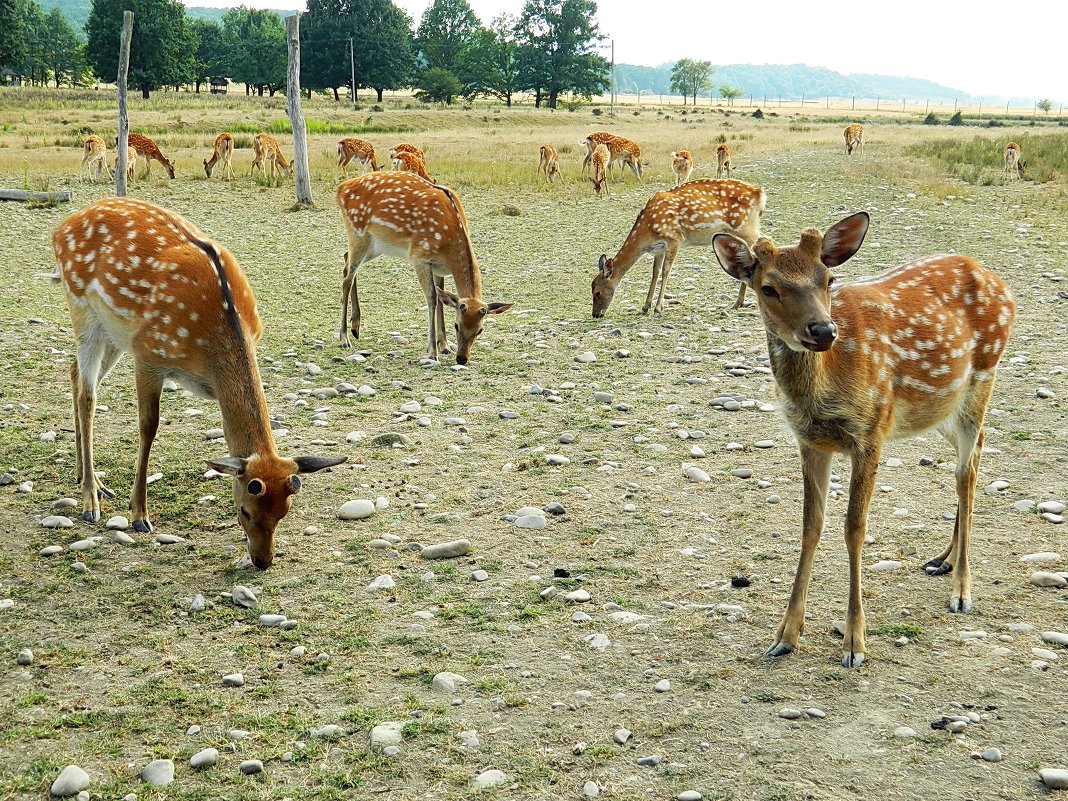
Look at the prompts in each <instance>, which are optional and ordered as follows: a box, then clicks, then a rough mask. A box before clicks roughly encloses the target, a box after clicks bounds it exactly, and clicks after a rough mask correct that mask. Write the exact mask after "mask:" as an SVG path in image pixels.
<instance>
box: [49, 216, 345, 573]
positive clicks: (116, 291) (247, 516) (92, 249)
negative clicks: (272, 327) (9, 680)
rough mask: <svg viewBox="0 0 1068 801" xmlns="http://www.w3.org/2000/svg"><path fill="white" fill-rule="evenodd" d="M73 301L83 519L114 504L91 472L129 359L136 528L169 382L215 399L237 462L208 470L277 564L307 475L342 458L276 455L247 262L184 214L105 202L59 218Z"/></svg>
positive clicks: (255, 554)
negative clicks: (228, 482)
mask: <svg viewBox="0 0 1068 801" xmlns="http://www.w3.org/2000/svg"><path fill="white" fill-rule="evenodd" d="M52 246H53V249H54V251H55V255H56V260H57V261H58V263H59V279H60V280H61V281H62V283H63V288H64V289H65V290H66V296H67V304H68V305H69V306H70V312H71V320H72V323H73V328H74V337H75V339H76V340H77V346H78V347H77V356H76V358H75V360H74V362H73V363H72V364H71V369H70V378H71V388H72V390H73V393H74V423H75V432H76V441H77V458H78V468H77V469H78V473H79V477H80V480H81V485H82V508H83V512H82V517H83V518H84V519H85V520H87V521H89V522H91V523H97V522H99V521H100V498H101V496H106V497H109V498H111V497H114V493H113V492H111V490H109V489H108V488H107V487H105V486H104V485H103V484H102V483H101V481H100V479H99V477H98V476H97V474H96V472H95V470H94V466H93V416H94V412H95V410H96V392H97V386H98V385H99V383H100V382H101V381H102V380H103V379H104V377H105V376H106V375H107V374H108V372H109V371H110V370H111V368H112V367H114V366H115V363H116V362H117V361H118V360H119V358H120V357H121V356H122V354H123V353H129V354H131V356H132V357H133V361H134V365H133V368H134V379H135V382H136V385H137V406H138V423H139V431H140V440H141V446H140V450H139V453H138V460H137V470H136V473H135V476H134V485H133V493H132V495H131V498H130V508H131V510H132V517H133V526H134V529H136V530H137V531H141V532H150V531H151V530H152V524H151V523H150V522H149V517H148V498H147V487H146V476H147V474H148V459H149V452H150V450H151V448H152V442H153V440H154V439H155V437H156V431H157V429H158V427H159V399H160V393H161V392H162V388H163V382H164V380H165V379H167V378H174V379H175V380H177V381H180V382H181V383H182V384H184V385H185V386H186V387H187V388H188V389H190V390H193V391H195V392H198V393H200V394H202V395H205V396H207V397H212V398H216V399H217V400H218V401H219V408H220V411H221V412H222V423H223V431H224V433H225V437H226V444H227V446H228V448H229V450H230V455H229V456H225V457H220V458H217V459H210V460H208V465H209V466H211V467H212V468H214V469H215V470H218V471H220V472H223V473H228V474H229V475H232V476H234V499H235V501H236V503H237V509H238V522H239V523H240V524H241V528H242V529H243V530H244V532H245V535H246V537H247V538H248V548H249V556H250V557H251V559H252V562H253V563H254V564H255V565H256V566H257V567H260V568H266V567H269V566H270V564H271V562H272V561H273V559H274V531H275V528H276V527H277V525H278V522H279V521H280V520H281V519H282V518H283V517H285V515H286V513H287V512H288V511H289V506H290V503H291V502H292V496H293V495H294V494H295V493H296V492H297V491H298V490H299V489H300V479H299V478H297V475H298V474H301V473H312V472H315V471H317V470H321V469H323V468H324V467H331V466H333V465H337V464H341V463H342V462H344V461H345V457H340V458H333V457H316V456H301V457H295V458H285V457H281V456H279V455H278V453H277V452H276V450H275V444H274V436H273V434H272V433H271V421H270V419H269V417H268V414H267V402H266V400H265V399H264V396H263V387H262V385H261V382H260V373H259V368H258V366H257V364H256V345H255V343H256V341H257V340H258V339H259V338H260V335H261V334H262V332H263V325H262V323H261V322H260V318H259V315H258V314H257V313H256V299H255V298H254V297H253V295H252V289H251V287H250V286H249V283H248V280H247V279H246V278H245V274H244V272H243V271H242V270H241V267H240V266H239V265H238V264H237V262H236V261H235V260H234V257H233V256H231V255H230V253H229V251H227V250H226V248H224V247H222V246H221V245H219V244H218V243H216V242H212V241H211V240H209V239H208V238H207V237H205V236H204V235H203V234H202V233H201V232H200V231H199V230H197V229H196V228H195V227H193V226H192V225H191V224H190V223H188V222H187V221H186V220H184V219H183V218H182V217H180V216H179V215H177V214H174V213H172V212H170V211H167V210H166V209H163V208H160V207H159V206H154V205H152V204H151V203H145V202H143V201H139V200H131V199H129V198H119V197H113V198H105V199H104V200H100V201H97V202H96V203H93V204H92V205H90V206H88V207H87V208H85V209H84V210H82V211H79V212H77V213H75V214H73V215H71V216H70V217H68V218H67V219H66V220H64V221H63V222H62V223H60V225H59V227H58V228H57V229H56V232H55V234H54V235H53V237H52Z"/></svg>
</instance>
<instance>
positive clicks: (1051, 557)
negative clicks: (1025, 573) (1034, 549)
mask: <svg viewBox="0 0 1068 801" xmlns="http://www.w3.org/2000/svg"><path fill="white" fill-rule="evenodd" d="M1060 559H1061V555H1060V554H1059V553H1057V552H1056V551H1042V552H1041V553H1029V554H1027V555H1026V556H1021V557H1020V561H1021V562H1024V563H1026V564H1044V563H1045V562H1059V561H1060Z"/></svg>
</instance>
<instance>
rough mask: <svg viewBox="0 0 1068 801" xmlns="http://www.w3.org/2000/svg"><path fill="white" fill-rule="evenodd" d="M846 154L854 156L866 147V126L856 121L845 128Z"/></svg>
mask: <svg viewBox="0 0 1068 801" xmlns="http://www.w3.org/2000/svg"><path fill="white" fill-rule="evenodd" d="M845 147H846V155H847V156H852V155H853V154H854V153H858V152H859V151H860V150H861V149H862V148H863V147H864V126H863V125H861V124H860V123H857V122H854V123H853V124H852V125H847V126H846V129H845Z"/></svg>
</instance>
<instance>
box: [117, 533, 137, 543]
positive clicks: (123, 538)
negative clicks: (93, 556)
mask: <svg viewBox="0 0 1068 801" xmlns="http://www.w3.org/2000/svg"><path fill="white" fill-rule="evenodd" d="M111 541H112V542H117V543H118V544H119V545H133V544H134V543H135V542H136V540H135V539H134V538H133V537H131V536H130V535H129V534H127V533H126V532H125V531H116V532H115V533H114V534H112V535H111Z"/></svg>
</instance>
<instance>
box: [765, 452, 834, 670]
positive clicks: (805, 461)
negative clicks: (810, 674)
mask: <svg viewBox="0 0 1068 801" xmlns="http://www.w3.org/2000/svg"><path fill="white" fill-rule="evenodd" d="M801 476H802V479H803V481H804V488H805V502H804V511H803V513H802V523H801V558H800V560H799V561H798V563H797V572H796V573H795V574H794V586H793V589H792V590H791V591H790V602H789V604H787V606H786V614H785V615H783V619H782V622H781V623H780V624H779V630H778V631H777V632H776V634H775V642H773V643H772V644H771V647H770V648H769V649H768V650H767V651H766V652H765V654H764V655H765V656H785V655H786V654H789V653H791V652H793V651H794V650H795V649H796V648H797V643H798V640H799V639H800V637H801V632H802V631H803V630H804V628H805V606H806V604H807V602H808V585H809V579H810V578H811V576H812V561H813V559H814V558H815V555H816V547H817V546H818V545H819V544H820V535H821V534H822V533H823V517H824V514H825V510H826V506H827V487H828V486H829V485H830V481H831V454H830V453H825V452H823V451H819V450H816V449H815V448H810V447H807V446H804V445H802V446H801Z"/></svg>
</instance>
